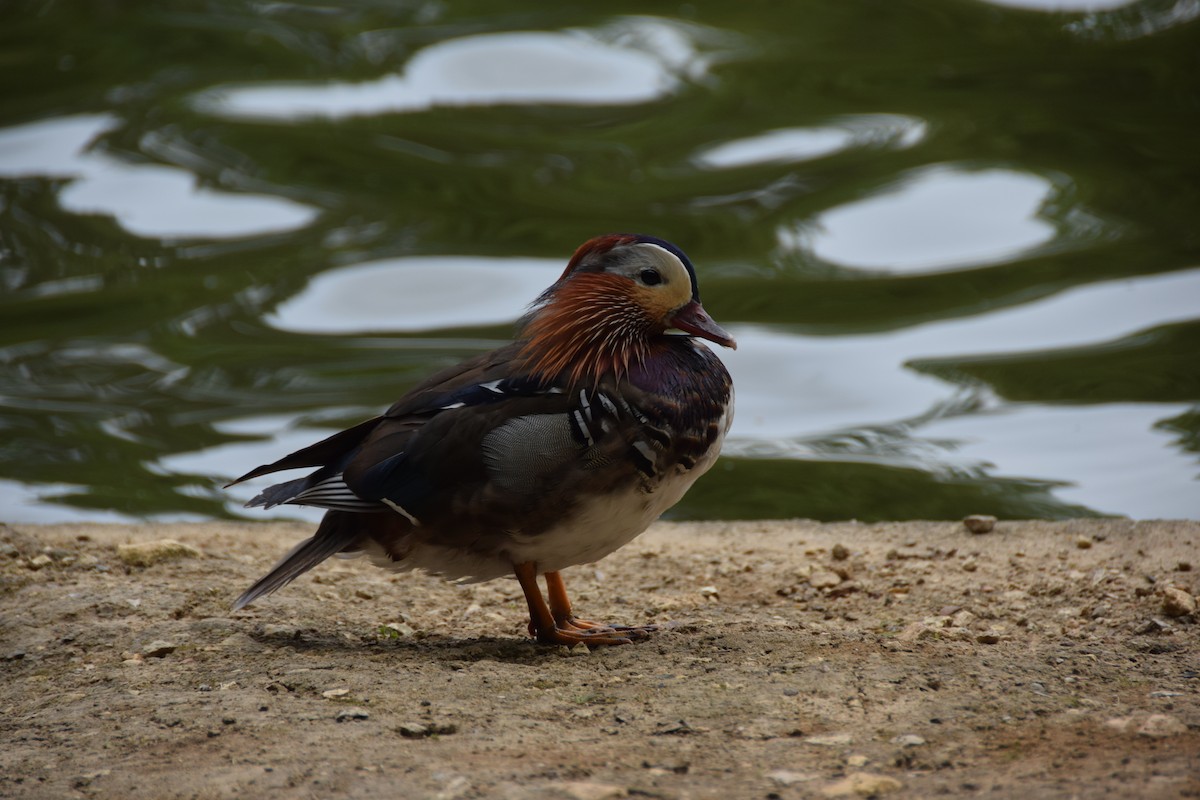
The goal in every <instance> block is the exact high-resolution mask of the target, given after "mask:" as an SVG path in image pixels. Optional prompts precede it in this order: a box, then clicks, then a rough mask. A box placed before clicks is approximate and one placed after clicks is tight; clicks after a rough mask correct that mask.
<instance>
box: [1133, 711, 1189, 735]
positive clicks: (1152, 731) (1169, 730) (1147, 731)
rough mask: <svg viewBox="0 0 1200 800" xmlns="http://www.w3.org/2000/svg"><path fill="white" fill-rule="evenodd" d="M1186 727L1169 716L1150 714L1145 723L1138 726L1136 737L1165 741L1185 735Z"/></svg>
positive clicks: (1175, 718)
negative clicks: (1169, 737)
mask: <svg viewBox="0 0 1200 800" xmlns="http://www.w3.org/2000/svg"><path fill="white" fill-rule="evenodd" d="M1187 730H1188V727H1187V725H1185V724H1183V722H1181V721H1180V720H1179V719H1178V718H1177V717H1172V716H1171V715H1170V714H1151V715H1150V716H1149V717H1147V718H1146V721H1145V722H1143V723H1142V724H1141V725H1139V726H1138V729H1137V735H1138V736H1146V737H1149V738H1151V739H1165V738H1167V737H1168V736H1178V735H1179V734H1182V733H1187Z"/></svg>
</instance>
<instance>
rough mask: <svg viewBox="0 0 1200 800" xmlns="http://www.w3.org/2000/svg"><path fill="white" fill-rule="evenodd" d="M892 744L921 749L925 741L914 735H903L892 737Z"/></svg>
mask: <svg viewBox="0 0 1200 800" xmlns="http://www.w3.org/2000/svg"><path fill="white" fill-rule="evenodd" d="M892 744H898V745H900V746H901V747H921V746H922V745H924V744H925V739H924V738H922V737H920V736H917V735H916V734H915V733H904V734H901V735H900V736H894V737H892Z"/></svg>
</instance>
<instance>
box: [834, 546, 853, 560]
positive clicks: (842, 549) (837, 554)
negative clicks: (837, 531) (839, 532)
mask: <svg viewBox="0 0 1200 800" xmlns="http://www.w3.org/2000/svg"><path fill="white" fill-rule="evenodd" d="M830 554H831V555H832V556H833V560H834V561H845V560H846V559H847V558H849V557H850V551H849V550H848V549H846V546H845V545H844V544H835V545H834V546H833V550H832V551H831V552H830Z"/></svg>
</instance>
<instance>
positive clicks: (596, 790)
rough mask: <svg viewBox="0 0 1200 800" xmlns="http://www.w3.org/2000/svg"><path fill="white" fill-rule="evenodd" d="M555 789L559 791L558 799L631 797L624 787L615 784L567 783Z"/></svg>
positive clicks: (588, 799) (603, 799)
mask: <svg viewBox="0 0 1200 800" xmlns="http://www.w3.org/2000/svg"><path fill="white" fill-rule="evenodd" d="M555 788H556V789H557V791H556V792H555V794H556V795H557V796H558V797H568V798H570V799H571V800H611V799H612V798H618V797H628V796H629V792H628V791H626V789H625V787H624V786H618V785H616V784H615V783H599V782H596V781H566V782H563V783H560V784H558V785H557V786H556V787H555Z"/></svg>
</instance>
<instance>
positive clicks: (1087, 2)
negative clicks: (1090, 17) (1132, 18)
mask: <svg viewBox="0 0 1200 800" xmlns="http://www.w3.org/2000/svg"><path fill="white" fill-rule="evenodd" d="M983 2H985V3H988V4H990V5H994V6H1008V7H1009V8H1028V9H1031V10H1033V11H1102V10H1105V9H1112V8H1120V7H1121V6H1128V5H1132V4H1133V3H1135V2H1137V0H983Z"/></svg>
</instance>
